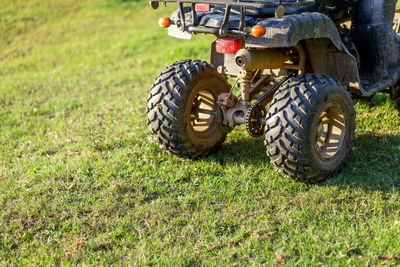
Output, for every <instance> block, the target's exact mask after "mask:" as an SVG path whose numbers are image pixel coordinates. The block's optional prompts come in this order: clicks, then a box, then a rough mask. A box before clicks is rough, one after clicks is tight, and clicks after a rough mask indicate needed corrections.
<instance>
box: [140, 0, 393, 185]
mask: <svg viewBox="0 0 400 267" xmlns="http://www.w3.org/2000/svg"><path fill="white" fill-rule="evenodd" d="M159 2H162V3H163V4H164V5H166V4H167V2H176V3H177V4H178V9H177V10H176V11H175V12H173V13H172V15H171V16H170V17H163V18H161V19H160V20H159V25H160V26H161V27H164V28H168V34H169V35H170V36H173V37H177V38H181V39H190V38H191V36H192V34H199V33H205V34H213V35H215V36H216V40H215V41H214V42H213V43H212V44H211V60H210V61H211V63H210V64H209V63H207V62H204V61H201V60H193V59H186V60H180V61H177V62H175V63H173V64H171V65H169V66H168V67H166V68H165V69H164V70H163V71H162V72H161V73H160V74H159V75H158V76H157V78H156V80H155V82H154V83H153V85H152V88H151V92H150V95H149V97H148V105H147V123H148V125H149V127H150V131H151V134H152V135H154V137H155V139H156V141H157V142H158V144H159V145H160V146H161V148H163V149H166V150H168V151H169V152H170V153H172V154H174V155H177V156H179V157H183V158H196V157H199V156H203V155H206V154H208V153H210V152H212V151H215V150H216V149H218V148H219V147H220V146H221V144H222V143H223V142H224V140H225V138H226V135H227V134H228V133H229V132H230V131H231V130H232V129H233V128H234V127H235V126H237V125H240V124H244V125H246V129H247V131H248V133H249V134H250V136H252V137H261V136H263V135H264V136H265V145H266V150H267V155H268V157H269V158H270V161H271V164H272V165H274V166H275V168H276V169H277V170H278V171H279V172H280V173H281V174H283V175H284V176H287V177H290V178H293V179H296V180H299V181H304V182H316V181H320V180H322V179H324V178H326V177H329V176H331V175H333V174H335V173H336V172H338V171H339V170H340V169H341V168H342V166H343V164H344V163H345V162H346V159H347V158H348V156H349V154H350V152H351V150H352V147H353V144H354V141H355V128H356V123H355V116H356V112H355V110H354V104H353V99H364V100H369V101H372V99H373V97H374V95H375V94H376V93H378V92H387V93H390V94H391V96H392V98H393V99H394V101H395V106H396V107H399V106H400V83H399V79H400V76H399V74H400V40H399V36H398V35H397V33H396V31H395V30H393V27H395V28H396V27H397V28H399V27H398V24H399V23H397V24H396V23H395V25H394V23H393V22H394V15H395V6H396V1H395V0H387V1H386V0H358V1H348V0H337V1H324V0H263V1H256V0H242V1H235V0H157V1H151V2H150V5H151V6H152V7H153V8H158V6H159Z"/></svg>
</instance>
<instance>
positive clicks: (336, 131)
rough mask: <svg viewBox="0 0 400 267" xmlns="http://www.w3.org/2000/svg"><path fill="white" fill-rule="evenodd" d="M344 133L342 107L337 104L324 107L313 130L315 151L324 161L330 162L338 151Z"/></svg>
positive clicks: (344, 125) (344, 122) (344, 124)
mask: <svg viewBox="0 0 400 267" xmlns="http://www.w3.org/2000/svg"><path fill="white" fill-rule="evenodd" d="M345 133H346V121H345V116H344V111H343V109H342V107H341V106H340V105H339V104H337V103H329V104H328V105H326V106H325V107H324V108H323V109H322V112H321V113H320V116H319V121H318V124H317V127H316V129H315V137H316V138H315V145H314V147H315V151H316V152H317V155H318V157H319V158H321V159H322V160H324V161H329V160H332V159H333V158H334V157H335V156H336V155H337V153H338V152H339V151H340V149H341V148H342V145H343V140H344V136H345Z"/></svg>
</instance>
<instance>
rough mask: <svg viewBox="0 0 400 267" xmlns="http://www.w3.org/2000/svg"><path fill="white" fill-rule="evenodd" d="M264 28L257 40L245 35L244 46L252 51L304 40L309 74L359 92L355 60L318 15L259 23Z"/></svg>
mask: <svg viewBox="0 0 400 267" xmlns="http://www.w3.org/2000/svg"><path fill="white" fill-rule="evenodd" d="M258 25H261V26H263V27H264V28H265V29H266V33H265V34H264V35H263V36H260V37H254V36H252V35H248V36H247V38H246V46H247V47H254V48H257V47H259V48H274V47H294V46H296V45H297V44H298V43H299V42H300V41H304V45H305V48H306V52H307V54H308V56H309V59H310V61H311V64H312V67H313V71H314V72H315V73H320V74H324V75H328V76H330V77H332V78H335V79H337V80H339V81H340V82H341V83H343V84H345V85H346V86H347V87H349V88H353V89H356V90H360V89H361V93H362V94H364V92H363V90H362V88H361V86H360V79H359V76H358V70H357V61H356V59H355V58H354V56H353V55H352V54H351V53H350V52H349V51H348V49H347V48H346V46H345V45H344V44H343V43H342V40H341V38H340V35H339V32H338V29H337V28H336V26H335V24H334V22H333V21H332V20H331V19H330V18H329V17H328V16H326V15H324V14H321V13H308V12H306V13H301V14H294V15H287V16H283V17H282V18H271V19H266V20H262V21H260V22H259V23H258Z"/></svg>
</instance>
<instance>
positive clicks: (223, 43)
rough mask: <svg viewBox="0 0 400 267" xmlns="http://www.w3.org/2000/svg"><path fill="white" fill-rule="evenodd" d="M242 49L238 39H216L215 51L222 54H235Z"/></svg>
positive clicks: (240, 41) (241, 43)
mask: <svg viewBox="0 0 400 267" xmlns="http://www.w3.org/2000/svg"><path fill="white" fill-rule="evenodd" d="M241 48H243V41H242V40H241V39H239V38H233V37H223V38H218V39H217V47H216V50H217V52H218V53H222V54H236V52H237V51H239V50H240V49H241Z"/></svg>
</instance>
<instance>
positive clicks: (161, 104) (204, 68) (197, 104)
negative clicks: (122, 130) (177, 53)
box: [147, 60, 230, 158]
mask: <svg viewBox="0 0 400 267" xmlns="http://www.w3.org/2000/svg"><path fill="white" fill-rule="evenodd" d="M229 88H230V87H229V85H228V83H227V81H226V78H225V76H223V75H222V74H220V73H218V72H217V70H216V69H215V68H214V67H213V66H211V65H209V64H207V63H206V62H204V61H199V60H181V61H177V62H175V63H173V64H171V65H170V66H168V67H166V68H165V69H164V70H163V71H162V72H161V73H160V74H159V75H158V76H157V78H156V80H155V82H154V84H153V85H152V88H151V91H150V95H149V97H148V100H147V101H148V102H147V124H148V125H149V127H150V133H151V134H152V135H153V136H154V137H155V139H156V141H157V142H158V144H159V145H160V147H161V148H162V149H166V150H168V151H169V152H170V153H172V154H174V155H177V156H179V157H183V158H195V157H199V156H203V155H206V154H208V153H210V152H211V151H213V150H215V149H217V148H219V147H220V146H221V144H222V143H223V142H224V140H225V138H226V134H225V133H223V132H222V131H221V129H220V128H219V121H218V120H219V116H218V112H217V110H218V108H219V107H218V105H217V104H216V101H217V99H218V95H219V94H221V93H224V92H228V91H229Z"/></svg>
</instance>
